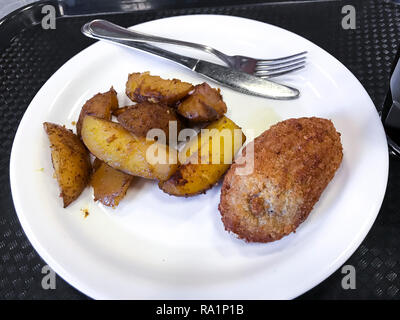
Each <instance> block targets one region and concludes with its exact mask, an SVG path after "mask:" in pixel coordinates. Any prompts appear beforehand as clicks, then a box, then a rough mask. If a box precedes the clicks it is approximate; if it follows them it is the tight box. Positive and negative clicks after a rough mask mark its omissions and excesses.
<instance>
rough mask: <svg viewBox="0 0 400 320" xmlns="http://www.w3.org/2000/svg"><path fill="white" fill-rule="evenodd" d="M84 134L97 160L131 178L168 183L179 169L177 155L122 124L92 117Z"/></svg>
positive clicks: (84, 139) (83, 126) (85, 142)
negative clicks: (132, 132) (166, 181)
mask: <svg viewBox="0 0 400 320" xmlns="http://www.w3.org/2000/svg"><path fill="white" fill-rule="evenodd" d="M81 134H82V140H83V143H84V144H85V145H86V147H87V148H88V149H89V151H90V152H91V153H92V154H93V155H94V156H96V157H97V158H99V159H100V160H102V161H104V162H105V163H107V164H108V165H110V166H111V167H113V168H115V169H118V170H121V171H123V172H125V173H127V174H130V175H133V176H140V177H143V178H148V179H158V180H166V179H168V178H169V177H170V176H171V174H172V173H174V172H175V170H176V168H177V164H176V155H175V154H174V152H170V151H169V148H168V147H167V146H166V145H163V144H161V143H158V142H156V141H148V140H146V138H145V137H137V136H135V135H133V134H131V133H130V132H129V131H128V130H126V129H124V128H123V127H122V126H121V125H120V124H119V123H115V122H111V121H108V120H103V119H100V118H96V117H93V116H89V115H88V116H86V117H85V118H84V119H83V124H82V131H81ZM149 148H150V149H149ZM148 149H149V150H148ZM157 157H158V158H157ZM170 157H171V158H172V160H169V158H170ZM157 160H159V161H158V163H157Z"/></svg>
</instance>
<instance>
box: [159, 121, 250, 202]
mask: <svg viewBox="0 0 400 320" xmlns="http://www.w3.org/2000/svg"><path fill="white" fill-rule="evenodd" d="M205 129H208V130H204V129H203V130H202V131H201V132H200V134H199V135H197V136H196V137H195V138H193V139H192V140H190V141H189V142H188V144H187V145H186V146H185V148H184V149H183V150H182V151H181V152H180V153H179V161H180V162H181V163H183V164H182V165H180V166H179V168H178V170H177V171H176V172H175V173H174V174H173V175H172V176H171V177H170V178H169V179H168V180H167V181H161V182H160V183H159V187H160V188H161V189H162V190H163V191H164V192H166V193H168V194H170V195H174V196H185V197H188V196H193V195H196V194H199V193H204V192H205V191H206V190H208V189H210V188H211V187H212V186H213V185H215V184H216V183H217V182H218V181H219V180H220V179H221V177H222V176H223V175H224V173H225V172H226V171H227V170H228V168H229V167H230V165H231V163H232V161H233V158H234V156H235V154H236V153H237V152H238V150H239V149H240V148H241V146H242V145H243V143H244V141H245V140H246V137H245V136H244V134H243V132H242V130H241V129H240V127H239V126H237V125H236V124H235V123H234V122H233V121H232V120H230V119H228V118H227V117H225V116H223V117H222V118H221V119H219V120H217V121H215V122H213V123H211V124H210V125H208V126H207V127H206V128H205Z"/></svg>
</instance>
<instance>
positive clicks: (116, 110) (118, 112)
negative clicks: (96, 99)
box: [112, 106, 133, 117]
mask: <svg viewBox="0 0 400 320" xmlns="http://www.w3.org/2000/svg"><path fill="white" fill-rule="evenodd" d="M130 107H133V106H125V107H122V108H117V109H115V110H113V112H112V115H113V116H115V117H118V116H119V115H120V114H122V113H124V112H125V111H126V110H128V109H129V108H130Z"/></svg>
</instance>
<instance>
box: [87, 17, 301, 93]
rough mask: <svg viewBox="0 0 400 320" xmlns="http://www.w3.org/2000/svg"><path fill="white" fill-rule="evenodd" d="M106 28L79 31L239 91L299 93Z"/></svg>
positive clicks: (93, 25)
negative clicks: (171, 63) (164, 60)
mask: <svg viewBox="0 0 400 320" xmlns="http://www.w3.org/2000/svg"><path fill="white" fill-rule="evenodd" d="M107 28H108V26H105V27H104V26H103V25H96V24H95V20H94V21H91V22H89V23H87V24H85V25H84V26H83V27H82V33H83V34H84V35H85V36H88V37H90V38H94V39H98V40H106V41H111V42H114V43H118V44H120V45H124V46H128V47H131V48H135V49H138V50H141V51H145V52H148V53H151V54H154V55H156V56H159V57H162V58H165V59H168V60H172V61H174V62H176V63H178V64H180V65H182V66H184V67H186V68H189V69H191V70H192V71H195V72H197V73H199V74H201V75H203V76H205V77H207V78H209V79H211V80H214V81H215V82H217V83H219V84H222V85H224V86H226V87H228V88H231V89H233V90H235V91H238V92H241V93H245V94H249V95H253V96H257V97H263V98H269V99H274V100H291V99H296V98H298V97H299V96H300V91H299V90H298V89H296V88H292V87H289V86H286V85H282V84H279V83H276V82H273V81H270V80H266V79H262V78H258V77H256V76H253V75H250V74H247V73H244V72H241V71H237V70H233V69H231V68H228V67H225V66H221V65H219V64H216V63H212V62H208V61H205V60H201V59H194V58H191V57H187V56H184V55H180V54H177V53H174V52H171V51H168V50H165V49H161V48H160V47H156V46H154V45H150V44H147V43H139V42H135V41H129V40H122V39H121V38H118V33H119V32H120V30H119V29H112V30H111V29H107ZM121 29H122V30H121V32H123V28H121ZM125 39H126V38H125Z"/></svg>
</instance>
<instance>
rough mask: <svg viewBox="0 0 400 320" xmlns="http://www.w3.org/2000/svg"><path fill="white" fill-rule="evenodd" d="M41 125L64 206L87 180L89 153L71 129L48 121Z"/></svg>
mask: <svg viewBox="0 0 400 320" xmlns="http://www.w3.org/2000/svg"><path fill="white" fill-rule="evenodd" d="M43 127H44V130H45V131H46V133H47V136H48V138H49V141H50V144H51V160H52V162H53V167H54V171H55V174H56V178H57V181H58V185H59V186H60V190H61V194H60V196H61V197H62V199H63V202H64V208H66V207H67V206H68V205H69V204H70V203H71V202H72V201H74V200H75V199H76V198H78V196H79V195H80V194H81V193H82V191H83V189H85V187H86V185H87V184H88V182H89V179H90V173H91V165H90V160H89V153H88V151H87V150H86V148H85V146H84V145H83V143H82V141H81V140H79V138H78V137H77V136H76V135H75V134H74V133H72V131H71V130H68V129H67V128H65V127H63V126H60V125H57V124H54V123H50V122H45V123H44V124H43Z"/></svg>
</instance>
